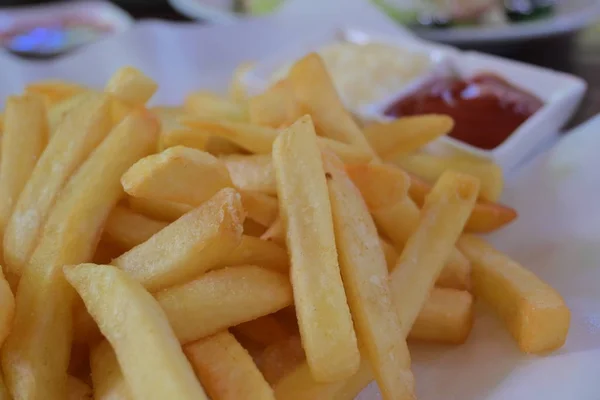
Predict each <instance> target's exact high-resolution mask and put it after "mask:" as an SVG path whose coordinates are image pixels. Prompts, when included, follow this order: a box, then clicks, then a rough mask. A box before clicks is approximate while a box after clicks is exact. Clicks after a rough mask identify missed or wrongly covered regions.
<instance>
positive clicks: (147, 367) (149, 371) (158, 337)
mask: <svg viewBox="0 0 600 400" xmlns="http://www.w3.org/2000/svg"><path fill="white" fill-rule="evenodd" d="M64 273H65V276H66V278H67V280H68V281H69V283H70V284H71V285H72V286H73V287H74V288H75V290H76V291H77V293H78V294H79V295H80V296H81V298H82V299H83V301H84V303H85V306H86V308H87V309H88V311H89V312H90V314H91V315H92V316H93V317H94V319H95V320H96V322H97V323H98V326H100V329H101V330H102V333H103V334H104V336H105V337H106V338H107V340H108V341H109V342H110V344H111V345H112V347H113V349H114V350H115V353H116V355H117V359H118V360H119V365H120V366H121V369H122V371H123V376H124V377H125V380H126V382H127V384H128V386H129V388H130V390H131V393H132V394H133V398H134V399H156V400H159V399H168V398H176V399H190V400H201V399H206V400H208V397H207V396H206V394H205V393H204V390H203V389H202V387H201V385H200V384H199V382H198V380H197V379H196V377H195V375H194V371H193V370H192V368H191V366H190V364H189V363H188V361H187V360H186V358H185V355H184V354H183V351H182V350H181V346H180V345H179V343H178V342H177V340H176V338H175V335H174V333H173V330H172V329H171V327H170V326H169V324H168V322H167V318H166V317H165V314H164V312H163V311H162V310H161V309H160V306H159V305H158V303H157V302H156V300H155V299H153V298H152V296H151V295H150V294H149V293H148V292H147V291H146V290H144V288H143V287H142V285H141V284H139V283H138V282H136V281H135V280H134V279H133V278H131V277H130V276H129V275H128V274H127V273H126V272H124V271H121V270H119V269H118V268H116V267H112V266H108V265H94V264H80V265H77V266H67V267H64ZM119 316H120V318H119Z"/></svg>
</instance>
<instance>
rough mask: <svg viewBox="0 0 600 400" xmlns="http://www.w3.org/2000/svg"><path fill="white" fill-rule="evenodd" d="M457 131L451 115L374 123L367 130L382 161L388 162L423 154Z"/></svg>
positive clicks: (369, 138)
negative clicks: (440, 138) (414, 154)
mask: <svg viewBox="0 0 600 400" xmlns="http://www.w3.org/2000/svg"><path fill="white" fill-rule="evenodd" d="M453 127H454V120H453V119H452V118H451V117H449V116H447V115H442V114H424V115H415V116H410V117H401V118H398V119H394V120H393V121H390V122H383V123H374V124H371V125H368V126H367V127H366V128H365V129H364V134H365V136H366V137H367V140H368V141H369V143H370V145H371V147H373V150H375V151H376V152H377V154H378V155H379V157H381V158H382V159H384V160H388V159H389V158H390V157H393V156H395V155H397V154H408V153H412V152H414V151H417V150H419V149H420V148H422V147H423V146H425V145H426V144H427V143H429V142H431V141H433V140H435V139H437V138H439V137H441V136H444V135H447V134H448V133H450V131H452V128H453Z"/></svg>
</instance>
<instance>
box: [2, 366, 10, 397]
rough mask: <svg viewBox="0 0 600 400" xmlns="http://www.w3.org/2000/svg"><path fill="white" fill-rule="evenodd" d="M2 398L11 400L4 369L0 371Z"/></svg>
mask: <svg viewBox="0 0 600 400" xmlns="http://www.w3.org/2000/svg"><path fill="white" fill-rule="evenodd" d="M0 400H11V397H10V395H9V394H8V389H7V387H6V384H5V383H4V377H3V376H2V371H0Z"/></svg>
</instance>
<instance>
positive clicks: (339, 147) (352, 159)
mask: <svg viewBox="0 0 600 400" xmlns="http://www.w3.org/2000/svg"><path fill="white" fill-rule="evenodd" d="M317 143H318V144H319V148H320V149H321V150H327V149H328V150H331V151H332V152H333V153H334V154H335V155H337V156H338V157H339V158H341V159H342V161H343V162H344V163H347V164H361V163H368V162H370V161H371V160H373V155H372V154H371V152H370V151H369V150H365V149H363V148H361V147H360V146H357V145H354V144H347V143H343V142H339V141H337V140H334V139H330V138H327V137H318V138H317Z"/></svg>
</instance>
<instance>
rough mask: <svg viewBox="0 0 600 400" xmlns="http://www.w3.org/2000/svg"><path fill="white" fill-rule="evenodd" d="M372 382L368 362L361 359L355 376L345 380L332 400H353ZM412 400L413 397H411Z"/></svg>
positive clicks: (371, 373)
mask: <svg viewBox="0 0 600 400" xmlns="http://www.w3.org/2000/svg"><path fill="white" fill-rule="evenodd" d="M372 380H373V372H372V369H371V366H370V365H369V362H368V361H367V360H366V359H365V358H363V359H362V360H361V362H360V368H359V370H358V372H357V373H356V374H354V375H353V376H352V377H351V378H350V379H348V380H346V382H344V384H343V385H342V387H341V388H340V389H339V390H338V391H336V392H335V395H334V396H333V397H332V400H354V398H356V396H358V395H359V394H360V392H362V390H363V389H364V388H365V387H366V386H367V385H368V384H369V383H371V381H372ZM413 399H414V397H413Z"/></svg>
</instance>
